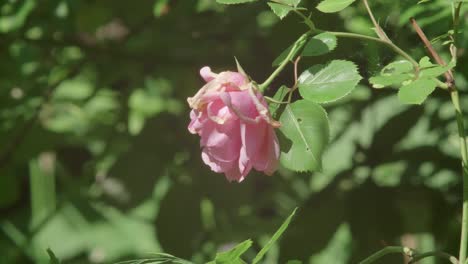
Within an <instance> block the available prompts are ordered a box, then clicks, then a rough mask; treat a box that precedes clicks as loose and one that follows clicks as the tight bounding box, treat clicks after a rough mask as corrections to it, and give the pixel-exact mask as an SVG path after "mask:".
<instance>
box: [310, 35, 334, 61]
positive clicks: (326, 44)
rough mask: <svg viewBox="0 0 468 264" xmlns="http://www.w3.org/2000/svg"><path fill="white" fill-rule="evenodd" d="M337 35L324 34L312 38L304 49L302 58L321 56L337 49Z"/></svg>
mask: <svg viewBox="0 0 468 264" xmlns="http://www.w3.org/2000/svg"><path fill="white" fill-rule="evenodd" d="M336 43H337V41H336V37H335V35H333V34H331V33H328V32H324V33H320V34H318V35H315V36H314V37H312V38H311V39H310V40H309V41H308V42H307V44H306V45H305V47H304V50H303V51H302V54H301V55H302V56H319V55H323V54H326V53H328V52H330V51H332V50H334V49H335V48H336Z"/></svg>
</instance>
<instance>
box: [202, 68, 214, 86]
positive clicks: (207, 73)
mask: <svg viewBox="0 0 468 264" xmlns="http://www.w3.org/2000/svg"><path fill="white" fill-rule="evenodd" d="M200 76H201V77H202V78H203V80H205V82H209V81H211V80H213V79H214V78H216V76H217V74H216V73H214V72H212V71H211V68H210V67H208V66H205V67H203V68H201V69H200Z"/></svg>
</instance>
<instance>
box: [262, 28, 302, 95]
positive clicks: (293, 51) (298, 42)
mask: <svg viewBox="0 0 468 264" xmlns="http://www.w3.org/2000/svg"><path fill="white" fill-rule="evenodd" d="M310 33H311V32H310V31H308V32H306V33H304V34H302V36H300V37H299V38H298V39H297V40H296V42H294V45H293V47H292V49H291V50H290V51H289V53H288V56H286V58H284V60H283V61H282V62H281V64H280V65H279V66H278V68H276V70H275V71H274V72H273V73H272V74H271V75H270V76H269V77H268V78H267V79H266V80H265V81H264V82H263V83H262V84H260V85H259V86H258V89H259V90H260V92H262V93H263V92H264V91H265V89H266V88H267V87H268V86H269V85H270V84H271V82H273V80H274V79H275V78H276V76H278V74H280V72H281V71H282V70H283V69H284V67H285V66H286V64H288V62H289V61H291V60H292V59H293V58H294V56H296V54H297V53H298V51H299V50H301V49H302V47H303V46H304V45H305V44H306V42H307V39H308V38H309V35H310Z"/></svg>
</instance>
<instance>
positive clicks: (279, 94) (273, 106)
mask: <svg viewBox="0 0 468 264" xmlns="http://www.w3.org/2000/svg"><path fill="white" fill-rule="evenodd" d="M288 92H289V88H288V87H286V86H285V85H282V86H281V87H280V88H279V89H278V91H276V93H275V95H274V96H273V99H274V100H276V101H280V102H282V101H283V100H284V97H285V96H286V94H288ZM280 107H281V104H277V103H273V102H270V103H269V109H270V114H271V116H272V117H275V116H276V112H277V111H278V109H279V108H280Z"/></svg>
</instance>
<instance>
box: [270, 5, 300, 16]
mask: <svg viewBox="0 0 468 264" xmlns="http://www.w3.org/2000/svg"><path fill="white" fill-rule="evenodd" d="M268 6H270V8H271V10H272V11H273V13H275V14H276V15H277V16H278V17H279V18H280V19H283V18H284V17H285V16H286V15H287V14H288V13H289V11H291V10H293V9H294V8H293V7H290V6H287V5H282V4H277V3H272V2H269V3H268Z"/></svg>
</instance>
